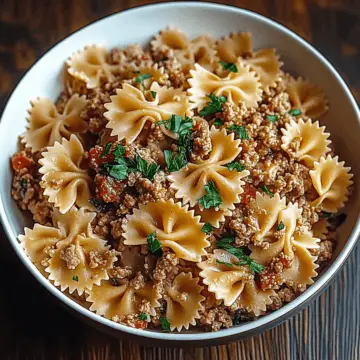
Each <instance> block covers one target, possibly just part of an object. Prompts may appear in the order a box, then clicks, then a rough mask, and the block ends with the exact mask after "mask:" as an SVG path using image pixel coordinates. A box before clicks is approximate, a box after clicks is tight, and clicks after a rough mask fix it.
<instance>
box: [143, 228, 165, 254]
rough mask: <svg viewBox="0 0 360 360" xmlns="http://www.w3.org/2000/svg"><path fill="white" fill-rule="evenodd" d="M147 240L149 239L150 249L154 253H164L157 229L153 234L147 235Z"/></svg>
mask: <svg viewBox="0 0 360 360" xmlns="http://www.w3.org/2000/svg"><path fill="white" fill-rule="evenodd" d="M146 240H147V244H148V248H149V251H150V252H151V253H152V254H153V255H161V254H162V246H161V243H160V241H159V240H158V239H157V237H156V231H154V232H153V233H151V234H148V236H147V237H146Z"/></svg>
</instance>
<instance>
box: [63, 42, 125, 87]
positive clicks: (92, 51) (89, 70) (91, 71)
mask: <svg viewBox="0 0 360 360" xmlns="http://www.w3.org/2000/svg"><path fill="white" fill-rule="evenodd" d="M107 56H108V51H107V50H106V49H105V48H104V47H103V46H101V45H90V46H86V47H85V48H84V49H82V50H79V51H78V52H76V53H74V54H73V55H72V56H71V57H70V58H69V59H68V60H67V61H66V64H67V66H68V69H67V71H68V73H69V74H70V75H71V76H73V77H75V78H77V79H79V80H82V81H84V82H85V83H86V87H87V88H88V89H93V88H96V87H98V86H99V85H100V79H101V78H102V77H105V78H106V79H107V80H108V81H113V80H114V79H115V76H114V73H116V72H117V70H118V68H119V67H118V66H117V65H111V64H109V63H108V62H107Z"/></svg>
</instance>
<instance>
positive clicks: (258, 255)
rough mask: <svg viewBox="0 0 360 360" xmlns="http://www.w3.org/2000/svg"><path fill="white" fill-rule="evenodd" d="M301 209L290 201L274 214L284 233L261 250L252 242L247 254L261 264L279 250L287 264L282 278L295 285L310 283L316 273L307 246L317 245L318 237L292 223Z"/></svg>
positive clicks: (269, 259) (269, 260)
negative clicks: (285, 258)
mask: <svg viewBox="0 0 360 360" xmlns="http://www.w3.org/2000/svg"><path fill="white" fill-rule="evenodd" d="M301 213H302V209H299V207H298V205H297V204H292V203H290V204H289V205H288V206H287V207H286V208H285V209H284V210H282V211H280V213H279V214H278V218H277V220H278V223H283V225H284V233H283V234H282V236H281V238H280V239H279V240H277V241H274V242H271V243H270V244H269V247H268V248H267V249H266V250H264V249H263V248H259V247H256V246H252V253H251V255H250V256H251V258H252V259H253V260H255V261H256V262H258V263H259V264H262V265H269V264H270V262H271V261H272V259H274V258H276V257H277V256H278V255H279V254H280V253H281V252H284V254H285V255H286V256H287V257H288V258H289V259H290V261H291V265H290V268H289V269H287V270H285V271H284V272H283V273H282V275H283V278H284V280H285V281H287V282H289V283H290V284H291V286H293V287H294V288H296V287H297V286H298V285H310V284H312V283H313V282H314V281H313V278H314V277H316V276H317V272H316V271H315V270H316V268H317V267H318V266H317V265H316V264H315V261H316V259H317V258H316V257H314V256H312V255H311V254H310V251H309V249H317V248H318V247H319V245H318V242H319V241H320V239H318V238H315V237H314V236H313V234H312V233H311V232H310V231H309V230H306V229H305V230H304V229H303V230H302V231H299V230H298V229H297V227H296V223H297V219H298V218H300V217H301Z"/></svg>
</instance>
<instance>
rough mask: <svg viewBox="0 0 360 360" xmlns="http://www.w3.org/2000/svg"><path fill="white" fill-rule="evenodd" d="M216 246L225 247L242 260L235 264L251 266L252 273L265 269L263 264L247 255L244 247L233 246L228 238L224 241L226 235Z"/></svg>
mask: <svg viewBox="0 0 360 360" xmlns="http://www.w3.org/2000/svg"><path fill="white" fill-rule="evenodd" d="M229 239H230V238H229ZM216 246H217V247H218V248H219V249H224V250H226V251H227V252H228V253H230V254H232V255H234V256H236V257H237V258H238V259H239V260H240V261H239V262H238V263H236V264H235V265H246V266H249V268H250V271H251V272H252V273H259V272H261V271H263V270H264V267H263V266H262V265H260V264H258V263H257V262H255V261H254V260H253V259H251V258H250V256H247V255H245V254H244V251H243V249H241V248H237V247H234V246H232V245H231V244H230V243H229V241H228V240H227V241H224V237H223V238H222V239H221V240H219V241H217V242H216Z"/></svg>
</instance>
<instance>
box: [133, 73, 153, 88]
mask: <svg viewBox="0 0 360 360" xmlns="http://www.w3.org/2000/svg"><path fill="white" fill-rule="evenodd" d="M150 78H152V75H151V74H142V75H139V76H137V77H136V78H135V82H137V83H139V84H141V85H142V87H143V88H144V89H145V85H144V81H145V80H147V79H150Z"/></svg>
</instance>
